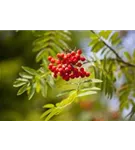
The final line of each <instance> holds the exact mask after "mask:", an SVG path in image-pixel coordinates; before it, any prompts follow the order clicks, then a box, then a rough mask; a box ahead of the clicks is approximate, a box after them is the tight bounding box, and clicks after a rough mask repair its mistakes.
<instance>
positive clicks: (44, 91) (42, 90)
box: [40, 78, 48, 97]
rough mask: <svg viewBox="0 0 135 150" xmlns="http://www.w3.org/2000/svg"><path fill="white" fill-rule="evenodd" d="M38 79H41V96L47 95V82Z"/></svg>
mask: <svg viewBox="0 0 135 150" xmlns="http://www.w3.org/2000/svg"><path fill="white" fill-rule="evenodd" d="M40 81H41V93H42V95H43V97H46V96H47V89H48V87H47V84H46V82H45V80H44V79H42V78H41V80H40Z"/></svg>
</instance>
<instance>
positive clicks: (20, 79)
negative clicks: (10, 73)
mask: <svg viewBox="0 0 135 150" xmlns="http://www.w3.org/2000/svg"><path fill="white" fill-rule="evenodd" d="M16 80H17V81H21V82H28V81H29V80H28V79H24V78H17V79H16Z"/></svg>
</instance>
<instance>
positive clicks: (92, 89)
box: [81, 87, 101, 91]
mask: <svg viewBox="0 0 135 150" xmlns="http://www.w3.org/2000/svg"><path fill="white" fill-rule="evenodd" d="M100 90H101V89H100V88H98V87H92V88H84V89H81V91H100Z"/></svg>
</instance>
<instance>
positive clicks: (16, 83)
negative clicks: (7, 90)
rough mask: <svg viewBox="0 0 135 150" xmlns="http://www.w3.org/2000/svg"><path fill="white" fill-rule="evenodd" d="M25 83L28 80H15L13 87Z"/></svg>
mask: <svg viewBox="0 0 135 150" xmlns="http://www.w3.org/2000/svg"><path fill="white" fill-rule="evenodd" d="M24 84H26V82H24V81H15V82H14V84H13V87H20V86H22V85H24Z"/></svg>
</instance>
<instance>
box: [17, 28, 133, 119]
mask: <svg viewBox="0 0 135 150" xmlns="http://www.w3.org/2000/svg"><path fill="white" fill-rule="evenodd" d="M32 33H33V35H34V36H35V37H36V40H35V41H34V42H33V51H34V52H37V55H36V62H38V63H39V62H40V63H41V65H40V68H39V69H37V70H35V69H32V68H29V67H24V66H23V67H22V69H23V72H21V73H19V75H20V77H19V78H18V79H16V81H15V82H14V87H20V89H19V91H18V93H17V95H21V94H22V93H24V92H27V94H28V98H29V100H30V99H31V98H32V97H33V96H34V94H35V93H39V92H41V94H42V96H43V97H47V95H48V88H49V87H51V88H52V89H54V88H55V89H57V88H58V86H57V85H58V82H59V81H61V79H60V78H59V79H54V78H53V77H52V74H51V72H50V71H49V70H48V61H47V57H48V56H49V55H51V56H53V57H55V56H56V54H57V53H59V52H63V51H67V50H68V49H69V48H70V46H69V42H70V41H72V39H71V33H70V31H32ZM89 46H90V47H91V51H92V52H94V53H91V54H92V55H91V57H90V58H87V62H86V64H88V65H89V67H87V65H86V64H84V67H85V68H86V69H87V70H89V71H90V72H91V76H90V77H88V78H84V79H73V80H70V81H68V82H63V83H62V87H61V90H62V91H61V92H60V93H58V95H57V97H63V100H61V101H60V102H58V103H56V104H55V105H54V104H46V105H44V106H43V108H45V109H47V110H46V111H45V112H44V113H43V114H42V116H41V118H45V120H46V121H47V120H50V119H51V118H52V117H53V116H55V115H58V114H59V113H61V112H62V111H63V110H64V109H66V108H67V107H68V106H70V104H71V103H73V102H76V101H78V99H79V97H85V96H87V95H92V94H96V93H97V91H98V90H100V89H101V92H103V93H104V94H105V95H107V96H108V98H109V99H111V98H112V96H113V94H114V93H116V94H117V95H118V97H119V101H120V106H119V107H120V110H121V111H123V109H125V108H129V105H132V106H134V101H133V98H134V97H135V88H134V85H135V50H134V53H133V55H132V56H131V55H130V54H129V53H128V52H127V51H126V52H125V53H123V55H122V56H120V55H119V51H122V50H123V47H122V46H121V39H120V37H119V34H118V32H114V31H105V30H101V31H100V32H95V31H90V43H89ZM99 52H100V53H101V54H102V55H103V59H100V58H98V56H97V53H99ZM123 76H124V80H125V83H124V84H123V85H120V87H117V86H115V83H116V82H117V80H119V79H120V78H122V77H123ZM102 81H103V82H102ZM64 85H70V88H64ZM63 89H64V90H63Z"/></svg>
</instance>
